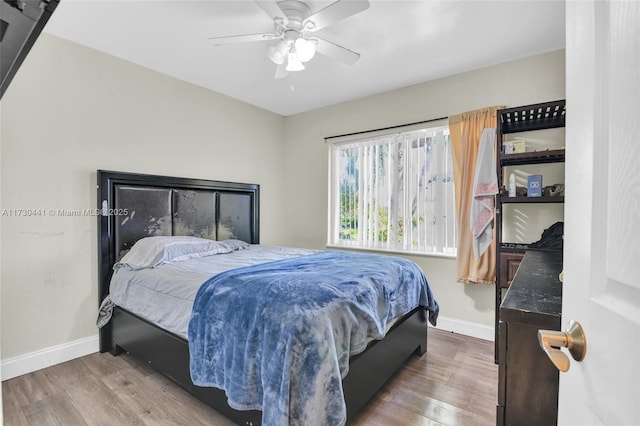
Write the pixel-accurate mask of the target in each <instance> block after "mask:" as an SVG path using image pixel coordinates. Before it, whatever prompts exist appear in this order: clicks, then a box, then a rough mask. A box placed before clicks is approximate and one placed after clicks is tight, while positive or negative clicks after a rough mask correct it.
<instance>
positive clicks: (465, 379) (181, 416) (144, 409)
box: [2, 329, 498, 426]
mask: <svg viewBox="0 0 640 426" xmlns="http://www.w3.org/2000/svg"><path fill="white" fill-rule="evenodd" d="M497 385H498V369H497V366H496V365H494V363H493V343H491V342H487V341H484V340H479V339H474V338H471V337H465V336H461V335H458V334H453V333H448V332H444V331H440V330H436V329H429V347H428V350H427V354H426V355H425V356H423V357H421V358H419V357H418V356H414V357H413V358H412V359H411V360H410V361H409V362H407V364H406V365H405V366H404V367H403V368H402V370H401V371H400V372H399V373H398V374H397V375H396V376H395V377H394V378H393V379H391V380H390V381H389V383H387V385H386V386H385V387H384V388H383V390H381V391H380V393H379V394H378V395H377V396H376V397H375V398H374V399H373V400H372V401H371V403H370V404H369V405H368V406H367V408H365V410H364V411H363V412H362V413H361V414H360V416H359V417H358V418H357V419H356V421H355V422H354V424H355V425H384V426H389V425H394V426H401V425H412V426H415V425H451V426H453V425H465V426H472V425H494V424H495V410H496V399H497ZM2 398H3V406H4V407H3V408H4V424H5V425H7V426H10V425H32V426H35V425H65V426H68V425H109V426H112V425H143V424H147V425H231V424H232V423H231V422H229V421H228V420H226V419H225V418H224V417H222V416H221V415H219V414H218V413H216V412H215V411H213V410H212V409H210V408H209V407H207V406H206V405H204V404H203V403H201V402H200V401H198V400H197V399H195V398H193V397H192V396H190V395H189V394H188V393H186V392H185V391H183V390H182V389H181V388H179V387H177V386H176V385H174V384H173V383H172V382H171V381H169V380H168V379H165V378H164V377H161V376H159V375H158V374H156V373H155V372H154V371H153V370H151V369H150V368H149V367H148V366H146V365H145V364H142V363H138V362H137V361H136V360H134V359H132V358H130V357H129V356H126V355H122V356H118V357H113V356H111V355H109V354H99V353H96V354H92V355H88V356H85V357H83V358H79V359H76V360H73V361H69V362H66V363H64V364H59V365H56V366H53V367H49V368H46V369H44V370H40V371H36V372H34V373H30V374H26V375H24V376H20V377H16V378H14V379H11V380H7V381H5V382H3V383H2Z"/></svg>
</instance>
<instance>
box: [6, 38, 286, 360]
mask: <svg viewBox="0 0 640 426" xmlns="http://www.w3.org/2000/svg"><path fill="white" fill-rule="evenodd" d="M1 108H2V114H1V125H2V129H1V144H2V145H1V151H2V156H1V161H2V163H1V184H2V192H1V197H2V207H3V208H4V209H11V208H32V209H36V208H37V209H45V210H48V209H51V208H54V209H57V208H65V209H82V208H94V207H95V206H96V170H97V169H107V170H117V171H131V172H139V173H152V174H163V175H171V176H187V177H197V178H205V179H217V180H228V181H239V182H249V183H258V184H260V185H261V191H262V193H261V195H262V197H261V211H262V222H261V233H262V241H263V242H265V243H276V244H283V243H284V242H285V240H284V237H283V234H284V229H283V224H284V223H285V222H284V218H283V216H282V212H281V206H282V205H283V201H284V188H283V184H284V182H285V179H284V172H283V166H284V162H283V158H282V155H281V153H282V149H283V148H282V140H283V117H281V116H279V115H276V114H273V113H270V112H267V111H265V110H262V109H260V108H256V107H253V106H249V105H247V104H245V103H242V102H238V101H235V100H232V99H230V98H228V97H225V96H222V95H219V94H216V93H214V92H211V91H208V90H204V89H202V88H200V87H196V86H193V85H190V84H187V83H184V82H180V81H178V80H175V79H173V78H170V77H168V76H165V75H162V74H159V73H156V72H153V71H150V70H148V69H145V68H142V67H139V66H136V65H133V64H130V63H128V62H125V61H122V60H120V59H117V58H115V57H112V56H109V55H105V54H103V53H100V52H98V51H95V50H91V49H88V48H86V47H82V46H79V45H76V44H73V43H70V42H68V41H65V40H62V39H59V38H56V37H53V36H50V35H47V34H43V35H42V36H41V37H40V38H39V39H38V42H37V43H36V45H35V46H34V48H33V50H32V51H31V53H30V54H29V56H28V57H27V59H26V60H25V62H24V63H23V65H22V67H21V69H20V70H19V72H18V73H17V75H16V77H15V78H14V80H13V82H12V83H11V86H10V87H9V89H8V90H7V92H6V93H5V95H4V96H3V98H2V102H1ZM1 220H2V222H1V229H0V232H1V233H2V243H1V249H2V274H1V280H2V281H1V292H2V305H1V329H2V345H1V346H2V359H3V360H4V359H7V358H11V357H14V356H18V355H21V354H25V353H29V352H32V351H36V350H39V349H42V348H48V347H51V346H54V345H59V344H63V343H67V342H71V341H74V340H77V339H81V338H84V337H89V336H94V335H96V334H97V329H96V326H95V319H96V314H97V303H98V295H97V242H96V240H97V236H96V235H97V225H96V224H97V221H96V218H95V217H51V216H49V215H47V216H46V217H6V216H5V217H2V219H1Z"/></svg>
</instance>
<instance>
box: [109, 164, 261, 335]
mask: <svg viewBox="0 0 640 426" xmlns="http://www.w3.org/2000/svg"><path fill="white" fill-rule="evenodd" d="M259 199H260V187H259V185H255V184H245V183H233V182H220V181H213V180H203V179H189V178H179V177H169V176H155V175H144V174H136V173H122V172H112V171H105V170H98V209H99V210H101V215H99V216H98V264H99V277H98V286H99V300H98V303H102V300H103V299H104V298H105V297H106V296H107V294H109V283H110V281H111V275H112V274H113V265H114V264H115V262H116V261H117V260H118V259H120V258H121V257H122V256H123V255H124V254H125V253H126V252H127V251H128V250H129V249H131V247H132V246H133V244H134V243H135V242H136V241H138V240H139V239H141V238H144V237H149V236H165V235H192V236H196V237H202V238H209V239H212V240H224V239H228V238H235V239H239V240H243V241H246V242H248V243H251V244H258V243H259V242H260V227H259V224H260V218H259V214H260V205H259ZM101 333H102V331H101ZM101 338H102V335H101Z"/></svg>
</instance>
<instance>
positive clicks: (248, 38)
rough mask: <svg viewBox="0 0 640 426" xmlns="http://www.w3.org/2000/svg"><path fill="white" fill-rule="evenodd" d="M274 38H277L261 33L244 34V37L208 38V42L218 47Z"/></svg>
mask: <svg viewBox="0 0 640 426" xmlns="http://www.w3.org/2000/svg"><path fill="white" fill-rule="evenodd" d="M276 38H278V35H277V34H272V33H261V34H245V35H237V36H226V37H209V41H210V42H211V43H212V44H213V45H214V46H220V45H223V44H235V43H248V42H252V41H265V40H274V39H276Z"/></svg>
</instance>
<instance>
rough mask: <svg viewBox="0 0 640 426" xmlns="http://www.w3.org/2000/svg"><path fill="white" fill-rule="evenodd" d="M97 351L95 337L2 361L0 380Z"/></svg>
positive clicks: (96, 337)
mask: <svg viewBox="0 0 640 426" xmlns="http://www.w3.org/2000/svg"><path fill="white" fill-rule="evenodd" d="M98 349H99V339H98V336H97V335H96V336H91V337H86V338H84V339H80V340H75V341H73V342H69V343H64V344H62V345H57V346H52V347H50V348H46V349H42V350H39V351H35V352H30V353H28V354H24V355H20V356H17V357H15V358H9V359H6V360H3V361H2V364H1V365H0V378H1V379H2V380H8V379H13V378H14V377H18V376H22V375H23V374H27V373H31V372H33V371H36V370H41V369H43V368H46V367H50V366H52V365H55V364H61V363H63V362H67V361H71V360H72V359H76V358H80V357H82V356H85V355H89V354H92V353H94V352H98Z"/></svg>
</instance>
